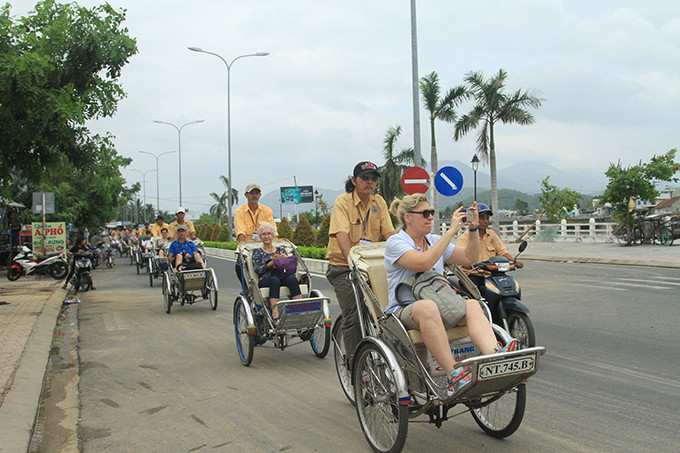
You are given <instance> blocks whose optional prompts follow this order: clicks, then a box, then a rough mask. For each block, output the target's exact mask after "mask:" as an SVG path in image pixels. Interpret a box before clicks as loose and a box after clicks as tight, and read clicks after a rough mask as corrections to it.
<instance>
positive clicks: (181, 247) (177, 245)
mask: <svg viewBox="0 0 680 453" xmlns="http://www.w3.org/2000/svg"><path fill="white" fill-rule="evenodd" d="M196 252H198V249H196V245H195V244H194V243H193V242H191V241H188V240H185V241H184V242H179V239H177V240H176V241H174V242H173V243H172V244H170V248H169V249H168V255H170V254H172V256H173V257H175V256H177V255H179V254H181V253H189V254H190V255H191V256H194V253H196Z"/></svg>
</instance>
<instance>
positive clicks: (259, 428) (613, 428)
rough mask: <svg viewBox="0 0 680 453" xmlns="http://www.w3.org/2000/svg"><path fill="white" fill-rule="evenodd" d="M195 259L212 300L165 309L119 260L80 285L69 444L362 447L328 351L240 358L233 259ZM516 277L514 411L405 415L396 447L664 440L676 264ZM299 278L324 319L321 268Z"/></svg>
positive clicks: (556, 269) (673, 378) (545, 446)
mask: <svg viewBox="0 0 680 453" xmlns="http://www.w3.org/2000/svg"><path fill="white" fill-rule="evenodd" d="M209 264H210V265H211V266H212V267H214V268H215V270H216V272H217V275H218V281H219V286H220V291H219V306H218V308H217V311H212V310H211V309H210V307H209V305H208V302H207V301H201V302H198V303H196V304H194V305H192V306H184V307H180V306H178V305H174V306H173V310H172V314H170V315H168V314H166V313H165V312H164V310H163V305H162V298H161V291H160V288H159V287H158V286H155V287H153V288H150V287H149V281H148V277H147V276H146V275H140V276H138V275H136V272H135V269H134V268H133V267H132V266H129V265H128V264H127V263H125V261H124V260H123V261H121V260H119V261H118V263H117V266H116V267H115V268H114V269H112V270H109V269H101V270H97V271H95V273H94V278H95V284H96V285H97V291H94V292H89V293H85V294H79V297H80V299H81V304H80V307H79V310H80V311H79V323H80V325H79V334H80V338H79V354H80V366H81V370H80V374H81V380H80V398H81V418H82V422H81V424H80V429H79V435H80V437H81V445H82V448H83V451H85V452H95V451H96V452H99V451H170V452H175V451H237V450H243V449H248V450H250V451H265V452H273V451H284V450H291V451H296V452H297V451H303V452H305V451H324V452H326V451H343V452H346V451H368V449H369V447H368V444H367V442H366V441H365V439H364V437H363V434H362V432H361V428H360V426H359V422H358V420H357V416H356V413H355V411H354V408H353V407H352V406H351V405H350V404H349V403H348V402H347V400H346V399H345V397H344V395H343V393H342V390H341V389H340V385H339V383H338V380H337V376H336V374H335V367H334V362H333V358H332V351H331V353H329V355H328V357H327V358H325V359H318V358H317V357H316V356H315V355H314V354H313V352H312V350H311V347H310V346H309V344H308V343H303V344H301V345H299V346H296V347H291V348H288V349H286V350H285V351H280V350H277V349H274V348H272V347H269V346H267V347H261V346H260V347H257V348H256V349H255V357H254V360H253V363H252V365H251V366H250V367H244V366H242V365H241V364H240V362H239V359H238V357H237V353H236V348H235V341H234V328H233V324H232V312H231V310H232V306H233V301H234V299H235V297H236V294H237V292H238V287H237V283H236V278H235V276H234V272H233V262H230V261H225V260H220V259H217V258H211V259H210V263H209ZM515 276H516V277H517V278H518V279H519V280H520V283H521V284H522V288H523V300H524V302H525V303H526V304H527V305H528V306H529V307H530V309H531V318H532V320H533V322H534V325H535V328H536V332H537V338H538V343H539V344H540V345H543V346H545V347H546V348H547V350H548V352H547V353H546V355H544V356H543V359H542V361H541V369H540V371H539V373H538V374H537V375H536V376H535V377H533V378H532V379H531V380H530V382H529V384H528V392H527V393H528V397H527V410H526V415H525V418H524V421H523V423H522V426H521V427H520V428H519V430H518V431H517V432H516V433H515V434H513V435H512V436H511V437H509V438H507V439H504V440H497V439H493V438H491V437H489V436H487V435H485V434H484V433H483V432H482V431H481V430H480V429H479V428H478V427H477V425H476V424H475V423H474V421H473V419H472V417H471V416H470V415H469V414H462V415H461V416H459V417H457V418H455V419H453V420H449V421H448V422H446V423H444V425H443V426H442V427H441V428H440V429H437V428H436V427H434V426H433V425H429V424H427V423H414V421H411V423H410V424H409V433H408V439H407V442H406V447H405V450H404V451H428V452H429V451H454V450H455V451H473V450H479V449H485V450H487V451H500V450H502V451H504V452H520V451H521V452H525V451H639V450H645V451H677V445H678V444H679V443H680V433H678V430H677V427H678V421H679V416H678V407H680V380H679V378H678V363H680V352H679V349H678V348H677V347H676V345H677V344H678V340H679V339H680V334H679V333H678V330H677V327H676V325H675V324H676V320H678V319H680V305H678V304H677V291H678V289H679V288H680V276H678V273H677V270H670V269H654V268H636V267H631V266H607V265H588V264H562V263H547V262H538V261H527V262H526V266H525V269H523V270H521V271H518V272H516V274H515ZM156 283H160V280H157V281H156ZM312 283H313V285H314V287H315V288H318V289H320V290H321V291H322V292H323V293H324V294H325V295H327V296H330V297H331V299H333V302H332V304H331V312H332V315H333V317H334V318H335V317H336V316H337V314H338V312H339V309H338V307H337V303H336V302H335V301H334V294H333V291H332V289H331V288H330V286H329V285H328V283H327V281H326V279H325V278H323V277H316V278H314V279H313V282H312ZM424 420H425V418H423V417H420V418H418V419H416V420H415V421H421V422H422V421H424Z"/></svg>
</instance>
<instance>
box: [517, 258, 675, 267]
mask: <svg viewBox="0 0 680 453" xmlns="http://www.w3.org/2000/svg"><path fill="white" fill-rule="evenodd" d="M521 259H522V260H533V261H553V262H567V263H590V264H614V265H619V266H643V267H662V268H670V269H680V263H671V262H666V261H650V260H632V259H623V258H597V257H583V256H550V255H530V254H522V258H521Z"/></svg>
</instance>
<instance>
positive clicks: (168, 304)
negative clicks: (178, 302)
mask: <svg viewBox="0 0 680 453" xmlns="http://www.w3.org/2000/svg"><path fill="white" fill-rule="evenodd" d="M161 290H162V291H163V306H164V307H165V312H166V313H167V314H170V311H171V310H172V290H171V289H170V278H168V274H163V287H162V288H161Z"/></svg>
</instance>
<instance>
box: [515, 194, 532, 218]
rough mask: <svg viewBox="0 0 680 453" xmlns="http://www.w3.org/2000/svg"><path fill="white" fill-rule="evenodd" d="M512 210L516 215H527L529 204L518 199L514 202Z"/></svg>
mask: <svg viewBox="0 0 680 453" xmlns="http://www.w3.org/2000/svg"><path fill="white" fill-rule="evenodd" d="M512 210H513V211H517V215H527V212H528V211H529V203H528V202H526V201H524V200H520V199H519V198H518V199H516V200H515V204H514V205H512Z"/></svg>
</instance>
